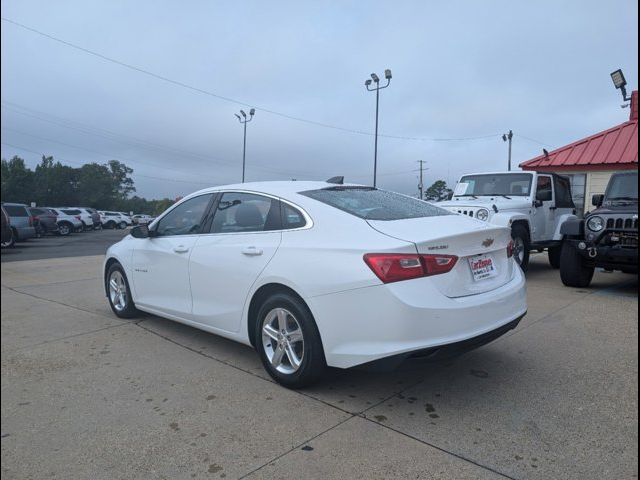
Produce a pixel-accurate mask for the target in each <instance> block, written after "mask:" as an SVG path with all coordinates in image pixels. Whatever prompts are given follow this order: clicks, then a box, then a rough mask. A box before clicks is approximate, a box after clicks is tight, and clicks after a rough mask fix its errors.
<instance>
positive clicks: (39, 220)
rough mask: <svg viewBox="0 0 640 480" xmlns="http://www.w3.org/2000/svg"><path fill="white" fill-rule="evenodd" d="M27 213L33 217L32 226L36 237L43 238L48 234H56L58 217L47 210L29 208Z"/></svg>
mask: <svg viewBox="0 0 640 480" xmlns="http://www.w3.org/2000/svg"><path fill="white" fill-rule="evenodd" d="M28 210H29V213H30V214H31V216H32V217H33V224H34V227H35V229H36V234H37V235H38V236H44V235H46V234H48V233H58V231H59V230H60V228H59V227H58V216H57V215H56V214H55V213H53V212H51V211H50V210H49V209H47V208H42V207H36V208H33V207H29V208H28Z"/></svg>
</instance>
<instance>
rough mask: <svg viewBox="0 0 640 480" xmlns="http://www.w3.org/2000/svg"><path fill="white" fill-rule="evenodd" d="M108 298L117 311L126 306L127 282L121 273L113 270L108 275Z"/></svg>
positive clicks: (127, 298)
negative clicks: (109, 275)
mask: <svg viewBox="0 0 640 480" xmlns="http://www.w3.org/2000/svg"><path fill="white" fill-rule="evenodd" d="M109 298H110V299H111V303H112V304H113V308H115V309H116V310H117V311H118V312H121V311H123V310H124V309H125V308H127V302H128V301H129V295H128V293H127V283H126V282H125V281H124V277H123V276H122V273H120V272H119V271H118V270H115V271H114V272H113V273H112V274H111V277H109Z"/></svg>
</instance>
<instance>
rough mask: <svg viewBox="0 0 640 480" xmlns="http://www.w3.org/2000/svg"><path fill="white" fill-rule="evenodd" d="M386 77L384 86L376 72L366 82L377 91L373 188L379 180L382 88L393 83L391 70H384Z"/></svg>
mask: <svg viewBox="0 0 640 480" xmlns="http://www.w3.org/2000/svg"><path fill="white" fill-rule="evenodd" d="M384 78H385V79H386V80H387V84H386V85H384V86H382V85H380V77H378V75H376V74H375V73H372V74H371V78H370V79H367V81H366V82H364V85H365V87H367V90H368V91H370V92H376V134H375V137H376V138H375V144H374V148H373V188H375V187H376V180H377V172H378V110H379V108H378V107H379V104H380V90H382V89H383V88H387V87H388V86H389V83H391V70H389V69H386V70H385V71H384ZM372 80H373V83H375V86H374V87H373V88H371V82H372Z"/></svg>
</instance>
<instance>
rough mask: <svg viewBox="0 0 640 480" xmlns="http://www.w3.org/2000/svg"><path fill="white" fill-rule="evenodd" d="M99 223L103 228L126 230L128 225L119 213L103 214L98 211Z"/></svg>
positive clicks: (103, 212)
mask: <svg viewBox="0 0 640 480" xmlns="http://www.w3.org/2000/svg"><path fill="white" fill-rule="evenodd" d="M99 213H100V221H101V222H102V226H103V227H104V228H119V229H123V228H127V226H128V225H129V224H128V223H127V220H126V219H125V218H123V217H122V214H121V213H120V212H105V211H100V212H99Z"/></svg>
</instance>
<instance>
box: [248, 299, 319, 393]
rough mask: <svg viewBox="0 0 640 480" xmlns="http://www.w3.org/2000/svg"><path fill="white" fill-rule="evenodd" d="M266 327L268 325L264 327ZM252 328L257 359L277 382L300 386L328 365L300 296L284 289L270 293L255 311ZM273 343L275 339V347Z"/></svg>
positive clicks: (303, 385) (285, 385)
mask: <svg viewBox="0 0 640 480" xmlns="http://www.w3.org/2000/svg"><path fill="white" fill-rule="evenodd" d="M267 326H270V327H271V328H269V329H265V327H267ZM274 326H275V327H274ZM254 327H255V330H254V332H255V335H254V339H255V347H256V350H257V351H258V354H259V355H260V360H261V361H262V364H263V365H264V368H265V370H266V371H267V373H269V375H270V376H271V378H273V379H274V380H275V381H276V382H278V383H279V384H280V385H282V386H284V387H287V388H293V389H297V388H303V387H306V386H308V385H311V384H312V383H314V382H316V381H318V379H319V378H320V377H321V376H322V374H323V373H324V371H325V369H326V366H327V364H326V361H325V357H324V350H323V348H322V341H321V339H320V333H319V332H318V327H317V325H316V322H315V320H314V319H313V315H312V314H311V312H310V311H309V308H308V307H307V306H306V305H305V304H304V302H303V301H302V300H301V299H299V298H298V297H296V296H294V295H291V294H289V293H284V292H283V293H276V294H274V295H272V296H271V297H269V298H268V299H267V300H266V301H265V302H264V303H263V304H262V306H261V307H260V309H259V310H258V314H257V316H256V319H255V324H254ZM283 330H284V332H283ZM267 332H269V333H267ZM298 339H299V340H298ZM274 342H278V344H277V345H276V347H273V346H272V345H273V343H274ZM278 358H280V359H281V360H278ZM292 358H293V360H292Z"/></svg>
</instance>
